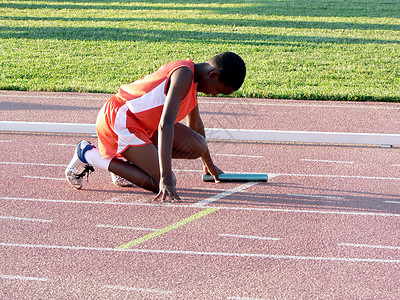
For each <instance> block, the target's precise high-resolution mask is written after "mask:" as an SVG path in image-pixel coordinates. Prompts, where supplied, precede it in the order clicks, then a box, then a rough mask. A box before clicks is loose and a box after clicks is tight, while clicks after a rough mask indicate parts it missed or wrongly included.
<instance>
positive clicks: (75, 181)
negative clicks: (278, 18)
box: [65, 141, 96, 190]
mask: <svg viewBox="0 0 400 300" xmlns="http://www.w3.org/2000/svg"><path fill="white" fill-rule="evenodd" d="M93 148H96V147H95V146H94V145H92V144H91V143H90V142H87V141H81V142H80V143H79V144H78V146H77V147H76V150H75V153H74V157H73V158H72V160H71V162H70V163H69V165H68V167H67V168H66V169H65V177H66V178H67V180H68V183H69V184H70V185H72V186H73V187H74V188H76V189H78V190H80V189H81V188H82V186H83V177H85V175H87V178H89V174H90V173H91V172H94V168H93V166H91V165H89V163H88V162H87V160H86V159H85V152H86V151H88V150H91V149H93Z"/></svg>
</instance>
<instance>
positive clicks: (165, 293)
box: [103, 285, 173, 295]
mask: <svg viewBox="0 0 400 300" xmlns="http://www.w3.org/2000/svg"><path fill="white" fill-rule="evenodd" d="M103 288H106V289H113V290H121V291H135V292H141V293H150V294H159V295H168V294H171V293H173V292H172V291H164V290H158V289H144V288H136V287H129V286H120V285H103Z"/></svg>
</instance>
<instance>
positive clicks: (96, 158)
mask: <svg viewBox="0 0 400 300" xmlns="http://www.w3.org/2000/svg"><path fill="white" fill-rule="evenodd" d="M85 159H86V160H87V162H88V163H89V164H90V165H92V166H93V167H95V168H100V169H103V170H106V171H108V166H109V165H110V162H111V160H112V158H102V157H101V155H100V153H99V150H97V149H96V148H93V149H91V150H88V151H86V152H85Z"/></svg>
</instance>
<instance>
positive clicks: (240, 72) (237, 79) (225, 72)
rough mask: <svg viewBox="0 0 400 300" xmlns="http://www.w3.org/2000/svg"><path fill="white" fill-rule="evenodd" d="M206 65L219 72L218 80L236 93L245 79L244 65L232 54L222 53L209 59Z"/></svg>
mask: <svg viewBox="0 0 400 300" xmlns="http://www.w3.org/2000/svg"><path fill="white" fill-rule="evenodd" d="M208 63H209V64H210V65H211V66H213V67H214V68H216V69H217V70H218V71H219V72H220V77H219V80H220V81H221V82H222V83H223V84H225V85H226V86H230V87H231V88H233V89H234V90H235V91H237V90H238V89H239V88H240V87H241V86H242V84H243V81H244V78H245V77H246V64H245V63H244V61H243V59H242V58H241V57H240V56H239V55H237V54H236V53H233V52H223V53H221V54H218V55H216V56H214V57H213V58H211V59H210V60H209V61H208Z"/></svg>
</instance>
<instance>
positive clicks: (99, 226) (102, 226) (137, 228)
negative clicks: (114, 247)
mask: <svg viewBox="0 0 400 300" xmlns="http://www.w3.org/2000/svg"><path fill="white" fill-rule="evenodd" d="M96 227H98V228H111V229H125V230H140V231H157V230H159V229H155V228H143V227H129V226H115V225H105V224H99V225H96Z"/></svg>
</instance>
